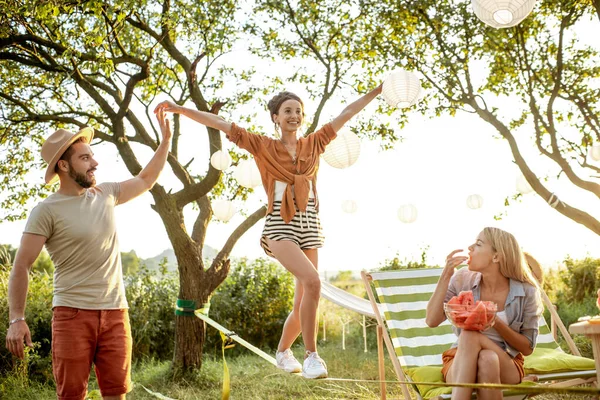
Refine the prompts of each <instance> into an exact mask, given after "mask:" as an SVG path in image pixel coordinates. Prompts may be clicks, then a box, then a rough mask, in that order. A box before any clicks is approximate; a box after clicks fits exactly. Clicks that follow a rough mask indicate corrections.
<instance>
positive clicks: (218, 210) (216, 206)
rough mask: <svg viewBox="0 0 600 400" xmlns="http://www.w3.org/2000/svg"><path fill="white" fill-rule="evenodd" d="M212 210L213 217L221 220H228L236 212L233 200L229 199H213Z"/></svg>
mask: <svg viewBox="0 0 600 400" xmlns="http://www.w3.org/2000/svg"><path fill="white" fill-rule="evenodd" d="M212 210H213V214H214V216H215V218H216V219H218V220H220V221H223V222H227V221H229V220H230V219H231V217H233V216H234V214H235V212H236V210H235V206H234V205H233V202H231V201H229V200H215V201H213V202H212Z"/></svg>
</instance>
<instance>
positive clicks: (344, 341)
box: [342, 321, 346, 350]
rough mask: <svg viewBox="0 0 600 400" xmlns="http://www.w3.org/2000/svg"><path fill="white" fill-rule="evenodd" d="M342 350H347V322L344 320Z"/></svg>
mask: <svg viewBox="0 0 600 400" xmlns="http://www.w3.org/2000/svg"><path fill="white" fill-rule="evenodd" d="M342 350H346V323H345V322H344V321H342Z"/></svg>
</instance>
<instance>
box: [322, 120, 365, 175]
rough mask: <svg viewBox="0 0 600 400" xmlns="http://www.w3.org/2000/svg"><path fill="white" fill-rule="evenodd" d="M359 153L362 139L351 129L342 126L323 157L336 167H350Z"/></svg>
mask: <svg viewBox="0 0 600 400" xmlns="http://www.w3.org/2000/svg"><path fill="white" fill-rule="evenodd" d="M359 155H360V139H359V138H358V136H356V135H355V134H354V133H353V132H352V131H351V130H350V129H347V128H342V129H340V130H339V132H338V133H337V137H336V138H335V139H333V140H332V141H331V143H329V144H328V145H327V147H326V148H325V152H324V153H323V159H324V160H325V162H327V164H329V165H331V166H332V167H334V168H348V167H349V166H351V165H352V164H354V163H355V162H356V160H358V156H359Z"/></svg>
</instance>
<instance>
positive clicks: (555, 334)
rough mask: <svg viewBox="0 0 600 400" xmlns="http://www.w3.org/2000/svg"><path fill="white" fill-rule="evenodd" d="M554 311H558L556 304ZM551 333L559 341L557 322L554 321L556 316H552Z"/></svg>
mask: <svg viewBox="0 0 600 400" xmlns="http://www.w3.org/2000/svg"><path fill="white" fill-rule="evenodd" d="M552 307H553V308H554V311H556V310H558V308H557V307H556V304H552ZM550 333H551V334H552V337H553V338H554V340H555V341H558V334H557V332H556V320H555V319H554V314H550Z"/></svg>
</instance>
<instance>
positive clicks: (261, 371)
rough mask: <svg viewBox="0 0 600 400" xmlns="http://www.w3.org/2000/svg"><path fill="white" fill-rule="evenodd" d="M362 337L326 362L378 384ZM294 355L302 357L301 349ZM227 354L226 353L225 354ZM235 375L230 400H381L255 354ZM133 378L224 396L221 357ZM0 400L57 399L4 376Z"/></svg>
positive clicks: (326, 346) (141, 395)
mask: <svg viewBox="0 0 600 400" xmlns="http://www.w3.org/2000/svg"><path fill="white" fill-rule="evenodd" d="M360 342H361V341H360V340H359V339H358V338H353V340H349V341H347V343H346V345H347V349H346V350H342V349H341V341H340V340H338V339H336V340H335V341H329V342H326V343H323V344H321V345H320V347H319V352H320V353H321V355H322V357H323V359H325V360H326V361H327V364H328V367H329V371H330V375H331V376H332V377H336V378H353V379H368V380H376V379H378V376H377V353H376V351H374V349H370V350H369V352H368V353H364V351H363V350H362V347H361V343H360ZM294 352H295V353H296V355H297V356H298V358H300V357H301V353H302V349H301V348H300V347H296V348H295V349H294ZM226 356H227V351H226ZM227 364H228V366H229V372H230V377H231V399H244V400H253V399H257V400H258V399H260V400H271V399H314V400H317V399H319V400H320V399H335V400H338V399H377V398H379V385H378V384H376V383H364V382H360V383H355V382H336V381H325V380H316V381H313V380H308V379H304V378H302V377H301V376H293V375H290V374H286V373H283V372H281V371H279V370H278V369H276V368H275V367H273V366H271V365H270V364H268V363H267V362H266V361H264V360H263V359H261V358H259V357H257V356H255V355H254V354H252V353H250V352H245V353H244V354H241V355H239V356H236V357H227ZM132 378H133V380H134V382H135V387H134V390H133V391H132V392H131V393H130V394H129V395H128V396H127V398H128V399H130V400H131V399H133V400H156V399H157V397H155V396H153V395H152V394H150V393H148V392H147V391H146V390H145V389H144V388H143V387H142V385H143V386H145V387H146V388H148V389H150V390H151V391H154V392H157V393H161V394H162V395H164V396H168V397H170V398H173V399H178V400H192V399H194V400H196V399H220V398H221V393H222V378H223V364H222V359H221V358H215V357H212V356H208V357H205V361H204V364H203V367H202V370H201V371H200V372H198V373H197V375H193V376H190V377H187V378H186V379H182V380H180V381H178V382H173V381H172V380H171V374H170V363H169V362H167V361H163V362H158V361H145V362H141V363H138V364H136V365H135V366H134V370H133V374H132ZM386 378H387V379H388V380H390V381H394V380H395V375H394V372H393V369H392V366H391V363H390V362H389V360H388V359H387V356H386ZM89 390H90V392H89V395H88V398H87V399H89V400H96V399H101V397H100V394H99V392H98V390H97V384H96V382H95V379H93V377H92V379H91V381H90V388H89ZM387 394H388V398H389V399H399V398H401V391H400V385H398V384H394V383H388V385H387ZM0 398H2V399H7V400H25V399H27V400H29V399H31V400H34V399H35V400H45V399H54V398H56V397H55V392H54V387H53V386H52V385H42V384H38V383H35V382H34V381H28V380H26V379H25V380H24V379H23V378H20V377H18V376H16V375H13V376H9V377H0ZM583 398H585V397H584V396H567V395H544V396H536V399H540V400H558V399H583Z"/></svg>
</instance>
